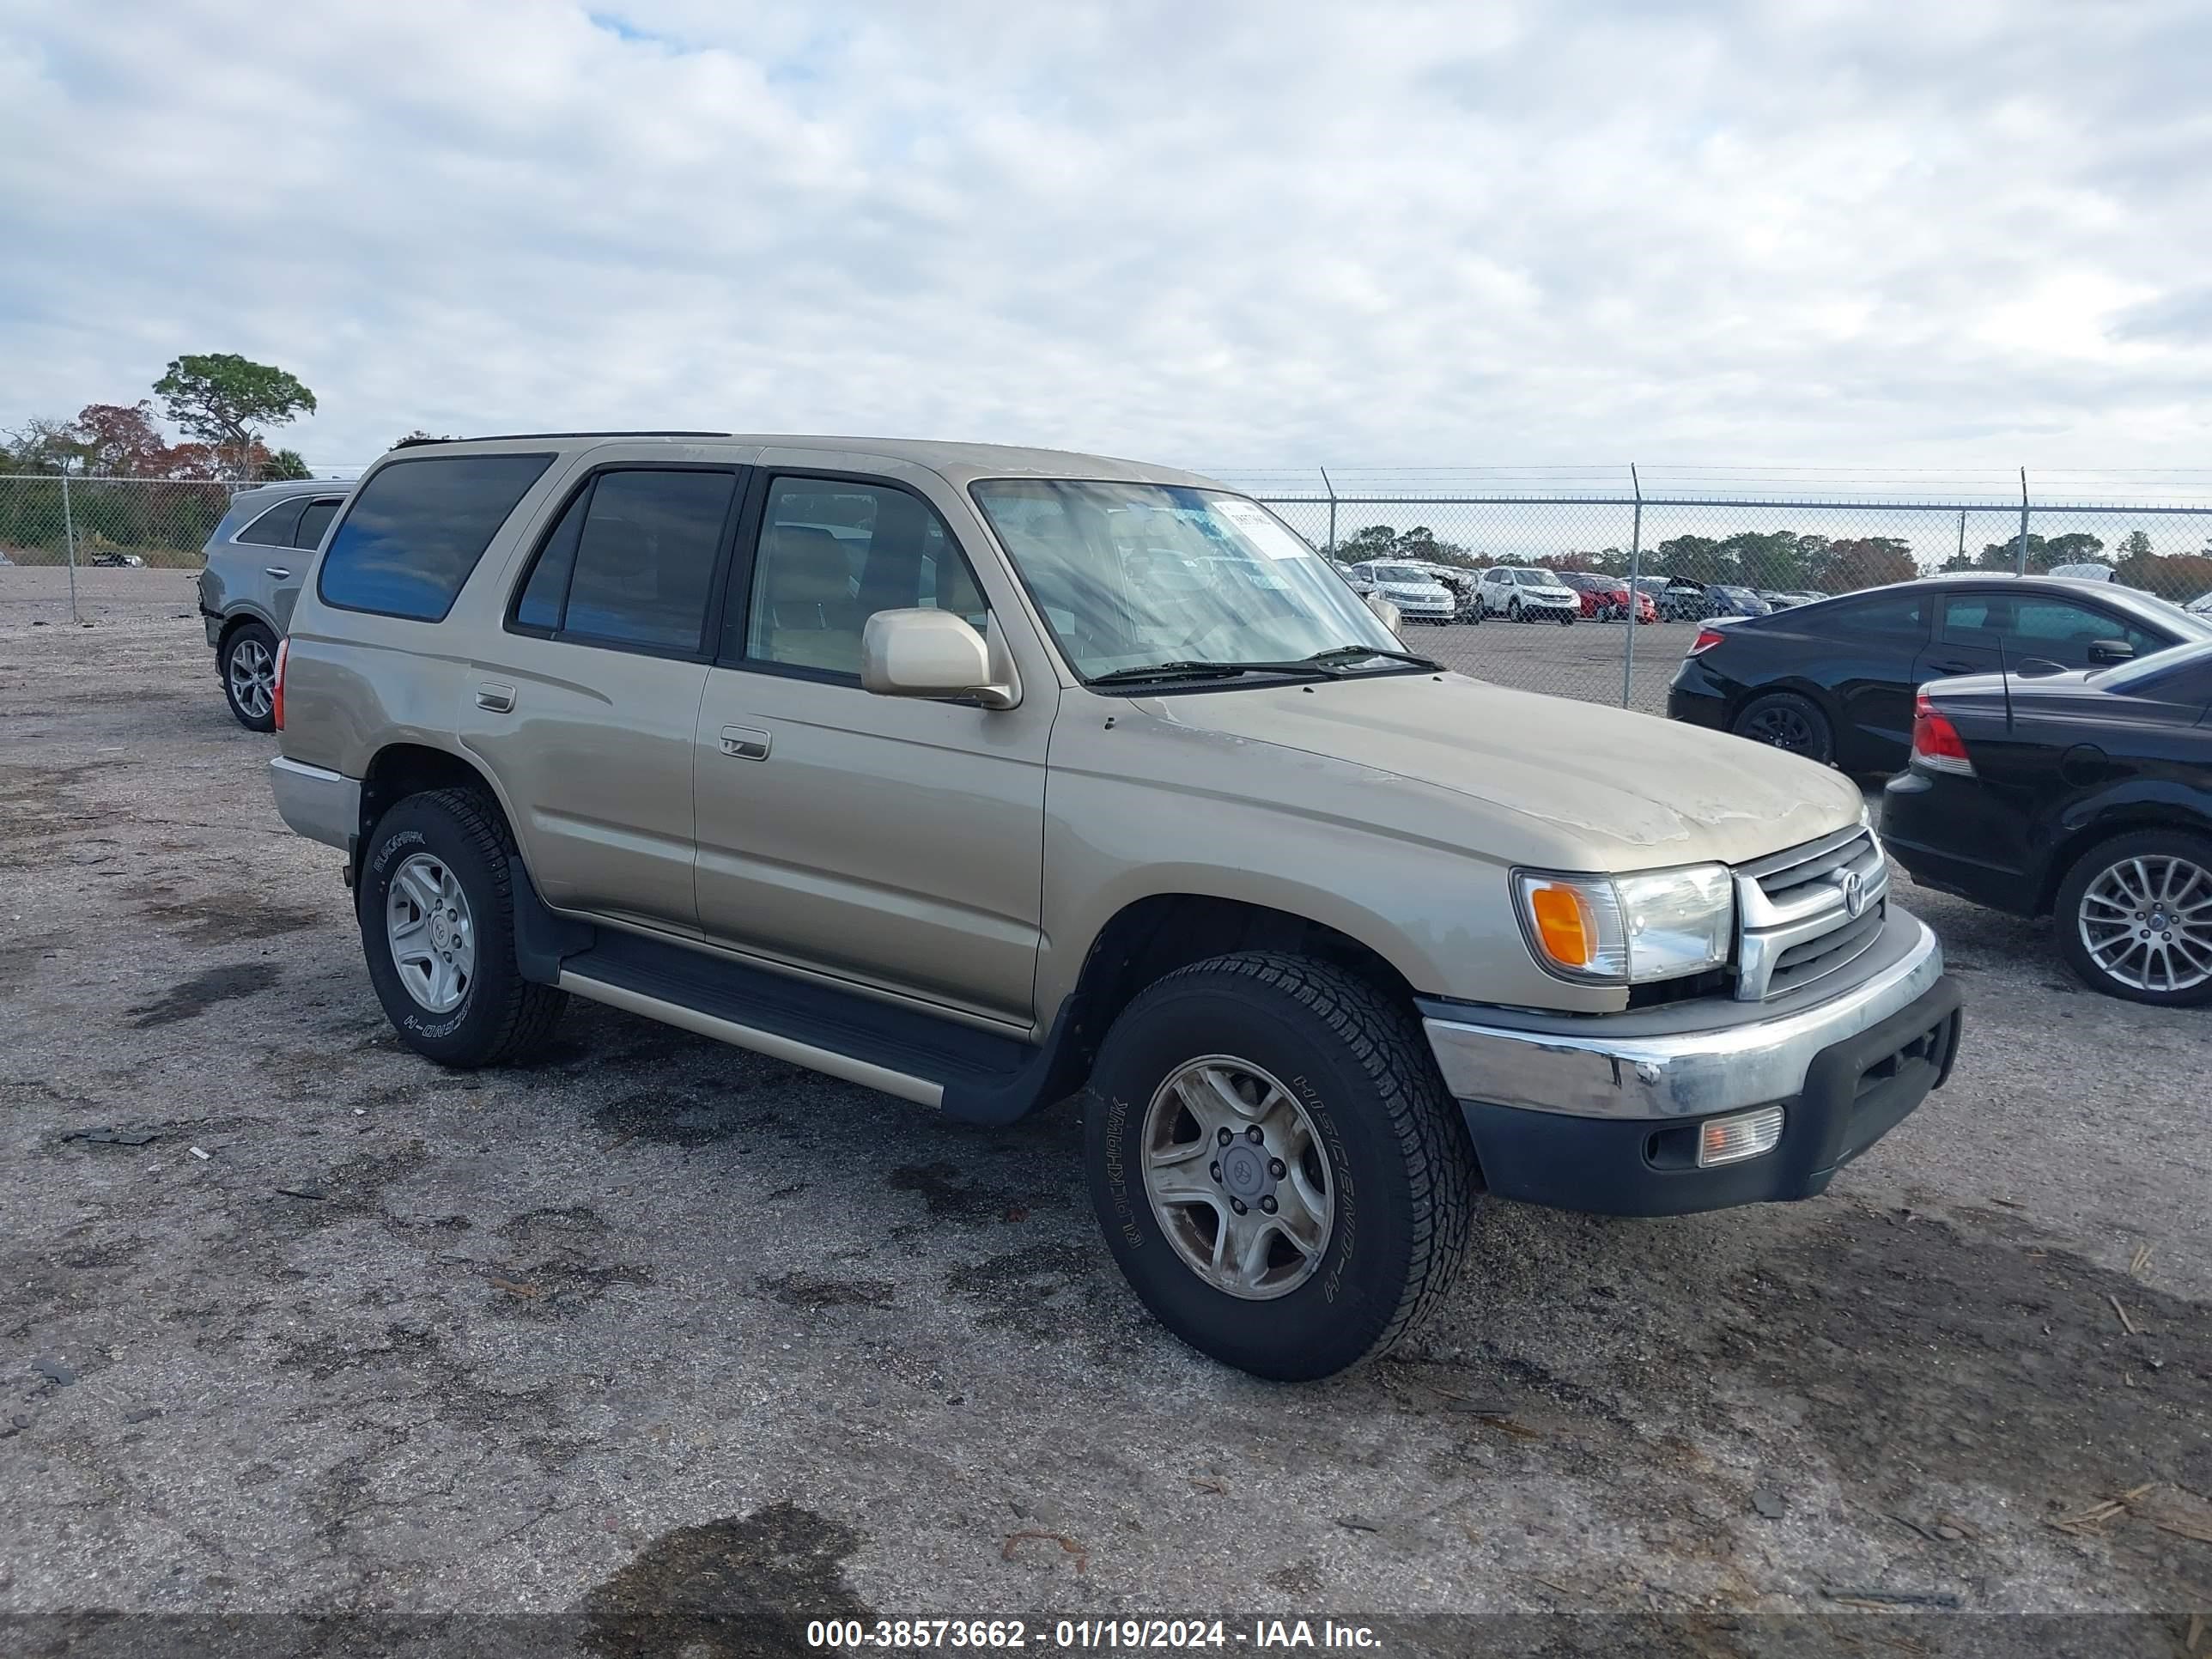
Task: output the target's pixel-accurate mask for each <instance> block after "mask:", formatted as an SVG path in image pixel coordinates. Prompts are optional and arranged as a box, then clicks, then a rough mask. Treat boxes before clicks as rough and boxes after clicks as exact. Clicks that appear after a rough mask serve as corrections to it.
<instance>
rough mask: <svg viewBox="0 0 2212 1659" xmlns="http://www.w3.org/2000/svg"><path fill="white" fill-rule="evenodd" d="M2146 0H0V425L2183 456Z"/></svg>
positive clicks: (1367, 451) (2189, 38)
mask: <svg viewBox="0 0 2212 1659" xmlns="http://www.w3.org/2000/svg"><path fill="white" fill-rule="evenodd" d="M2208 55H2212V21H2208V18H2207V15H2206V14H2205V12H2204V10H2203V7H2202V6H2201V5H2200V4H2196V3H2191V0H2170V3H2145V4H2141V5H2135V6H2130V7H2124V8H2121V7H2093V8H2092V7H2082V6H2079V5H2075V4H2070V3H2066V0H2051V3H2045V4H2034V3H2028V0H2016V3H2007V4H2003V5H1995V4H1990V5H1981V6H1977V5H1970V4H1964V3H1954V4H1947V5H1942V6H1932V7H1931V6H1925V5H1923V6H1920V7H1917V8H1904V7H1899V8H1888V7H1869V6H1867V5H1864V4H1852V5H1843V4H1835V5H1826V6H1820V7H1814V6H1809V5H1806V4H1802V3H1789V4H1784V3H1779V0H1777V3H1747V4H1744V5H1741V6H1737V7H1734V8H1730V7H1726V6H1697V7H1687V6H1680V7H1668V6H1661V7H1656V8H1655V7H1652V6H1650V5H1641V4H1632V3H1627V0H1623V3H1620V4H1617V5H1611V6H1608V5H1603V4H1579V5H1563V4H1547V5H1535V4H1528V5H1524V6H1521V7H1518V8H1516V7H1512V6H1503V5H1501V6H1486V7H1482V8H1471V7H1466V6H1462V5H1456V4H1447V5H1402V6H1393V5H1381V4H1376V5H1363V6H1357V7H1353V6H1344V5H1337V4H1331V5H1318V4H1316V5H1307V6H1292V5H1289V4H1281V5H1257V4H1225V5H1221V6H1216V7H1194V6H1191V5H1188V3H1183V4H1175V5H1170V4H1107V3H1089V4H1084V3H1063V4H1058V5H1054V6H1049V7H1033V8H1019V9H1018V8H1012V7H1006V6H1003V5H999V4H985V3H981V0H972V3H969V0H938V3H933V4H931V5H929V6H926V7H913V8H894V7H877V6H857V7H834V6H829V5H825V4H820V3H814V4H793V5H787V6H776V5H764V6H760V7H749V8H745V9H735V8H730V7H727V6H725V5H722V4H720V3H712V0H629V3H607V4H604V5H598V6H595V7H594V8H592V9H585V8H582V7H561V6H556V5H553V4H550V3H537V0H443V3H435V4H429V3H412V4H404V3H390V4H383V5H376V6H369V5H362V6H357V7H318V8H304V7H303V8H288V9H277V8H269V7H264V6H259V5H251V4H246V3H243V0H238V3H225V0H203V3H197V4H179V3H167V4H151V3H149V4H137V3H130V0H113V3H110V4H108V5H106V6H103V7H100V8H98V9H94V10H92V11H87V10H86V9H84V8H82V7H76V6H65V5H63V4H59V3H42V0H28V3H27V0H0V155H4V156H5V157H6V158H7V159H6V161H5V163H4V165H0V227H4V234H0V425H11V424H14V423H15V422H17V421H19V420H21V419H22V418H24V417H26V416H32V415H39V414H60V413H67V412H70V411H71V410H74V409H75V408H76V407H77V406H78V405H79V404H83V403H86V402H89V401H94V400H99V401H128V400H130V399H131V398H136V397H137V396H140V395H143V390H144V388H146V387H147V386H149V384H150V383H151V381H152V380H154V379H155V377H156V376H157V375H158V374H160V373H161V367H162V365H163V364H164V363H165V362H167V359H168V358H169V357H171V356H174V355H176V354H177V353H179V352H183V351H196V350H236V351H242V352H244V353H246V355H248V356H254V357H257V358H259V359H262V360H264V361H268V362H277V363H281V364H283V366H285V367H287V368H291V369H293V370H294V371H295V372H296V373H298V374H300V375H301V377H302V378H303V379H304V380H307V383H308V384H309V385H310V386H313V388H314V389H315V391H316V392H317V394H318V396H319V398H320V399H321V404H322V408H321V412H320V413H319V416H317V417H316V418H315V419H314V420H313V421H312V422H305V423H303V424H302V425H301V427H300V428H296V429H295V430H294V431H293V432H291V433H289V434H288V435H286V439H285V441H289V442H291V443H293V444H294V445H295V446H296V447H300V448H301V449H302V450H303V451H304V452H305V453H307V455H308V456H309V457H310V459H313V460H315V461H317V462H318V463H325V464H336V463H345V462H358V461H363V460H367V459H370V458H371V457H373V456H374V454H375V453H377V452H378V451H379V450H380V449H381V448H382V447H383V446H384V445H385V444H386V443H387V442H388V441H390V440H391V439H392V438H393V437H396V436H397V435H399V434H400V433H401V432H403V431H404V430H405V429H407V428H409V427H411V426H415V425H422V426H426V427H428V428H431V429H433V430H447V431H464V432H465V431H483V430H499V429H502V428H543V427H549V426H579V427H599V426H623V425H679V426H708V427H724V426H727V427H734V428H739V429H748V428H750V429H768V430H791V431H807V430H816V431H824V430H826V431H848V432H852V431H860V432H896V433H905V434H920V435H946V436H965V437H975V438H986V439H1000V440H1008V441H1035V442H1048V443H1060V444H1066V445H1069V446H1072V447H1086V448H1097V449H1103V450H1107V451H1110V452H1115V453H1133V454H1140V455H1145V456H1147V457H1151V458H1155V459H1163V460H1171V461H1182V462H1185V463H1188V464H1193V465H1208V464H1216V465H1233V464H1237V463H1245V464H1254V465H1265V464H1269V463H1281V464H1301V463H1308V462H1310V461H1313V460H1316V459H1322V460H1328V459H1340V460H1344V461H1346V462H1362V463H1378V462H1383V461H1396V462H1401V463H1405V464H1419V463H1438V464H1449V463H1485V462H1495V461H1500V460H1510V461H1541V460H1588V459H1613V458H1620V457H1625V456H1628V455H1650V456H1663V457H1667V458H1669V459H1676V460H1680V459H1699V460H1712V461H1726V462H1740V463H1744V464H1749V463H1753V462H1756V461H1761V460H1788V461H1833V462H1852V463H1857V462H1877V461H1878V462H1888V463H1899V464H1902V463H1922V464H1928V465H1949V464H1960V465H1971V464H1982V463H1993V462H2010V461H2015V460H2021V459H2024V460H2027V461H2028V462H2030V463H2031V464H2033V463H2036V462H2039V461H2044V462H2048V463H2051V464H2059V463H2074V464H2080V465H2187V464H2195V463H2201V462H2202V460H2203V454H2204V452H2205V447H2206V439H2207V437H2208V435H2212V397H2208V396H2207V393H2206V391H2205V387H2206V384H2207V381H2206V371H2207V369H2208V368H2212V340H2208V338H2207V331H2206V330H2204V329H2203V328H2202V327H2197V326H2183V325H2177V324H2175V323H2174V322H2172V319H2177V318H2179V319H2184V320H2186V319H2191V318H2195V317H2197V316H2200V315H2201V314H2203V293H2204V289H2203V278H2202V275H2201V272H2200V271H2199V270H2197V265H2196V264H2195V263H2193V262H2192V261H2193V259H2194V254H2193V252H2192V251H2193V250H2199V249H2202V248H2203V247H2205V246H2212V184H2208V180H2212V122H2208V121H2207V119H2206V118H2204V117H2203V116H2201V115H2199V114H2197V109H2198V108H2199V107H2201V97H2200V96H2199V94H2197V91H2196V89H2195V88H2194V87H2193V86H2192V85H2191V77H2190V76H2188V74H2187V73H2186V72H2185V70H2183V68H2182V67H2181V66H2183V65H2185V64H2192V63H2193V64H2199V65H2201V64H2203V62H2204V61H2206V59H2207V57H2208Z"/></svg>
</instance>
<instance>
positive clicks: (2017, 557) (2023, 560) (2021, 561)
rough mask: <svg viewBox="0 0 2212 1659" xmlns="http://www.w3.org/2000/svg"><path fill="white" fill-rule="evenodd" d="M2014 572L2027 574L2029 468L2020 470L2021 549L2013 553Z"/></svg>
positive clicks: (2019, 574) (2017, 574) (2016, 574)
mask: <svg viewBox="0 0 2212 1659" xmlns="http://www.w3.org/2000/svg"><path fill="white" fill-rule="evenodd" d="M2012 574H2014V575H2015V576H2025V575H2026V574H2027V468H2026V467H2022V468H2021V470H2020V551H2019V552H2017V553H2015V554H2014V555H2013V561H2012Z"/></svg>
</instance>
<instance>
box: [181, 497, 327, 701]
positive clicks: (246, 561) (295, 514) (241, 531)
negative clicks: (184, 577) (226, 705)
mask: <svg viewBox="0 0 2212 1659" xmlns="http://www.w3.org/2000/svg"><path fill="white" fill-rule="evenodd" d="M352 489H353V486H352V485H351V484H349V483H342V482H338V481H336V480H333V479H330V478H300V479H293V480H289V481H287V482H285V483H271V484H258V485H255V486H254V487H252V489H241V490H240V491H239V492H238V493H237V494H236V495H234V496H232V497H231V499H230V510H229V511H228V512H227V513H224V514H223V515H222V523H221V524H218V525H217V526H216V527H215V533H214V534H213V535H211V536H210V537H209V538H208V539H207V546H206V548H205V550H204V551H205V554H206V556H207V568H205V569H204V570H203V571H201V572H200V618H201V620H202V621H203V622H204V623H206V624H207V641H208V644H209V645H210V646H211V647H214V650H215V659H216V671H218V672H219V673H220V674H221V675H222V690H223V695H224V696H226V697H228V699H229V700H230V712H231V713H232V714H234V715H236V716H237V717H238V723H239V724H240V726H245V727H246V729H247V730H248V731H251V732H267V731H270V730H272V729H273V724H274V723H273V718H272V707H271V702H272V698H273V696H274V693H275V690H276V641H278V640H279V639H281V638H283V634H284V630H285V629H286V628H288V627H289V626H290V625H291V621H292V604H293V601H294V600H295V599H298V597H299V594H300V581H301V577H302V576H303V575H304V574H306V572H307V562H308V560H309V558H310V557H312V556H313V553H314V551H315V550H316V548H318V547H319V546H320V545H321V544H322V540H323V532H325V531H326V530H328V529H329V528H330V526H331V520H332V519H334V518H336V517H337V510H338V508H339V507H340V506H341V505H342V504H343V502H344V501H345V498H346V496H347V495H349V494H350V493H351V492H352Z"/></svg>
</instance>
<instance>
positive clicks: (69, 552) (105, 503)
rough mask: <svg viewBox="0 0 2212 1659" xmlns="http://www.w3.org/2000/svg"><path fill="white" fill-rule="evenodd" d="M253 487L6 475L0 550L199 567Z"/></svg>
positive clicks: (19, 558) (31, 558)
mask: <svg viewBox="0 0 2212 1659" xmlns="http://www.w3.org/2000/svg"><path fill="white" fill-rule="evenodd" d="M244 488H246V486H245V485H243V484H234V483H228V482H225V481H223V480H222V479H214V478H210V479H189V480H187V479H177V478H98V477H63V476H61V475H60V474H58V473H48V472H42V473H16V474H7V473H0V556H5V557H6V558H7V559H8V561H9V562H10V563H11V564H18V565H64V564H69V563H71V562H75V563H76V564H77V565H78V566H80V567H89V568H97V567H100V566H105V565H118V564H121V565H145V566H149V567H159V568H167V569H173V570H197V569H198V568H200V566H201V565H202V563H203V562H204V559H203V556H202V551H201V550H202V549H203V548H204V547H205V546H206V544H207V538H208V537H209V536H210V535H211V534H212V533H213V532H214V531H215V527H216V525H218V524H220V523H221V522H222V515H223V513H225V512H226V511H227V510H228V508H229V506H230V498H231V495H232V493H233V491H234V490H237V489H244Z"/></svg>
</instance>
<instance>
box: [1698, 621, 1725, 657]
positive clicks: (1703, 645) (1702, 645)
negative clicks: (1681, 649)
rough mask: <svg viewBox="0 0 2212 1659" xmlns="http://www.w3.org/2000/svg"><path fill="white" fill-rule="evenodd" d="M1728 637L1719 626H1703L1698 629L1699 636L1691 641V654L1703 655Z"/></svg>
mask: <svg viewBox="0 0 2212 1659" xmlns="http://www.w3.org/2000/svg"><path fill="white" fill-rule="evenodd" d="M1726 638H1728V635H1725V634H1723V633H1722V632H1721V630H1720V629H1717V628H1701V629H1699V630H1698V637H1697V638H1696V639H1694V640H1692V641H1690V654H1691V655H1692V656H1693V657H1695V656H1699V655H1702V654H1703V653H1705V652H1707V651H1710V650H1711V649H1712V648H1713V647H1715V646H1717V645H1718V644H1719V643H1720V642H1721V641H1723V640H1724V639H1726Z"/></svg>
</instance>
